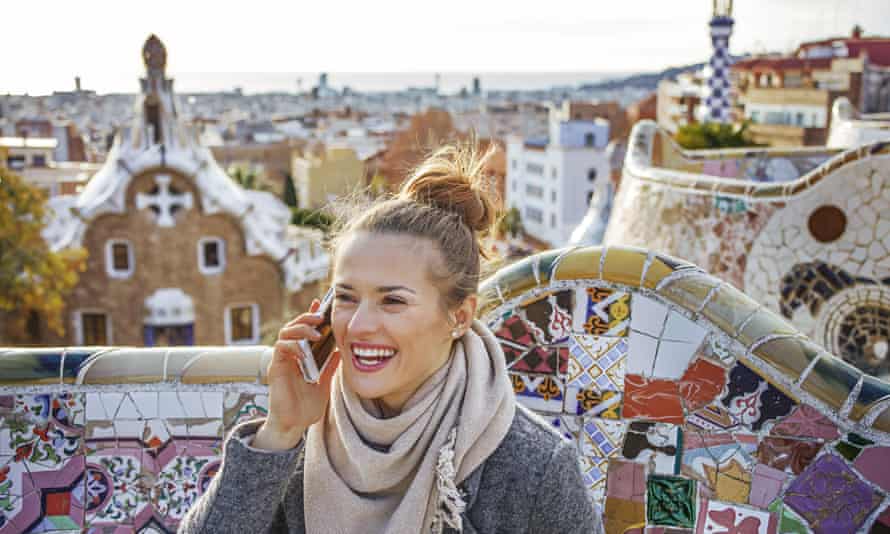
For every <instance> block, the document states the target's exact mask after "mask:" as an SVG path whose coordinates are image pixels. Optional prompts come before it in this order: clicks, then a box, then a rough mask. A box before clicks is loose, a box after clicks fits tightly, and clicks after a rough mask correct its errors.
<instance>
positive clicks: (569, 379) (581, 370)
mask: <svg viewBox="0 0 890 534" xmlns="http://www.w3.org/2000/svg"><path fill="white" fill-rule="evenodd" d="M568 349H569V359H568V369H567V373H566V375H565V383H566V385H567V386H568V387H572V388H578V389H591V388H595V389H597V390H599V391H622V390H623V389H624V374H625V361H626V357H627V350H628V344H627V339H625V338H607V337H596V336H585V335H573V336H571V338H569V346H568Z"/></svg>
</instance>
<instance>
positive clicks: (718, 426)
mask: <svg viewBox="0 0 890 534" xmlns="http://www.w3.org/2000/svg"><path fill="white" fill-rule="evenodd" d="M686 422H687V423H688V424H689V425H690V426H692V427H695V428H697V429H700V430H705V431H712V432H717V431H729V430H735V429H737V428H738V427H739V426H740V423H739V420H738V419H736V418H735V417H734V416H733V415H732V414H731V413H730V412H729V410H728V409H726V408H724V407H723V405H722V404H720V402H719V401H718V402H712V403H711V404H708V405H707V406H705V407H704V408H701V409H700V410H697V411H695V412H694V413H691V414H689V415H688V416H687V418H686Z"/></svg>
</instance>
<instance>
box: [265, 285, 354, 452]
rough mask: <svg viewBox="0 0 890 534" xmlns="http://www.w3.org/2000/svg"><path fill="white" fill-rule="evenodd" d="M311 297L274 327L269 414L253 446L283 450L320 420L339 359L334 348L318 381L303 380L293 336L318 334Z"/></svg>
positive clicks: (314, 337)
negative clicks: (278, 327) (305, 308)
mask: <svg viewBox="0 0 890 534" xmlns="http://www.w3.org/2000/svg"><path fill="white" fill-rule="evenodd" d="M318 306H319V302H318V300H314V301H313V302H312V306H311V307H310V308H309V311H310V313H304V314H302V315H300V316H298V317H297V318H296V319H294V320H292V321H291V322H289V323H287V324H286V325H284V327H283V328H282V329H281V330H279V331H278V341H276V342H275V351H274V353H273V356H272V361H271V362H269V368H268V371H267V376H268V380H269V414H268V416H267V417H266V422H265V423H263V425H262V426H261V427H260V429H259V431H258V432H257V434H256V437H255V438H254V440H253V446H254V447H257V448H259V449H266V450H286V449H291V448H293V447H295V446H296V445H297V444H298V443H299V442H300V438H302V436H303V434H304V433H305V432H306V429H308V428H309V426H311V425H312V424H314V423H316V422H317V421H318V420H320V419H321V418H322V417H323V416H324V413H325V408H326V407H327V404H328V399H329V398H330V390H331V381H332V379H333V377H334V372H336V370H337V366H338V365H339V363H340V352H339V351H338V350H334V353H333V354H331V356H330V357H331V358H332V359H333V360H332V361H331V362H330V363H329V364H328V365H327V368H326V369H325V371H324V372H323V373H322V375H321V378H320V379H319V381H318V384H310V383H309V382H306V381H305V380H303V374H302V372H301V371H300V365H299V363H297V361H298V360H297V359H298V358H301V357H302V352H301V351H300V348H299V346H298V345H297V340H299V339H308V340H309V341H316V340H317V339H318V338H319V337H320V334H319V333H318V331H317V330H315V327H316V326H318V325H319V324H320V323H321V321H322V319H321V317H316V316H315V315H313V314H312V312H314V311H315V310H317V309H318Z"/></svg>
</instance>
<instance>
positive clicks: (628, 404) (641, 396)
mask: <svg viewBox="0 0 890 534" xmlns="http://www.w3.org/2000/svg"><path fill="white" fill-rule="evenodd" d="M622 410H623V416H624V417H625V418H627V419H648V420H650V421H660V422H663V423H673V424H683V420H684V413H683V406H682V404H681V398H680V387H679V384H678V383H677V382H675V381H672V380H661V379H657V378H645V377H643V376H639V375H631V374H629V375H627V376H625V377H624V406H623V407H622Z"/></svg>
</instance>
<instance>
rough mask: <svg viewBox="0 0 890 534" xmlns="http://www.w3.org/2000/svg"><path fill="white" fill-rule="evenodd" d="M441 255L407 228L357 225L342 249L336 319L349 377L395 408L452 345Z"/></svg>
mask: <svg viewBox="0 0 890 534" xmlns="http://www.w3.org/2000/svg"><path fill="white" fill-rule="evenodd" d="M433 261H441V257H440V252H439V251H438V250H437V249H436V248H435V246H434V245H433V243H432V242H431V241H429V240H427V239H421V238H416V237H412V236H405V235H381V234H372V233H368V232H354V233H352V234H351V235H349V236H347V237H346V238H345V240H344V241H343V242H341V243H340V245H339V248H338V250H337V257H336V262H335V266H334V277H333V285H334V291H335V300H334V307H333V311H332V315H331V322H332V326H333V331H334V338H335V339H336V340H337V346H338V347H339V349H340V353H341V356H342V362H343V363H342V365H343V379H344V381H345V385H346V387H348V388H350V389H351V390H352V391H354V392H355V393H356V394H357V395H358V396H359V397H362V398H365V399H379V400H381V401H382V402H383V404H384V405H385V408H386V409H387V411H391V412H398V411H399V410H401V407H402V406H403V405H404V403H405V402H406V401H407V400H408V399H409V398H410V397H411V395H412V394H413V393H414V392H415V391H416V390H417V388H419V387H420V385H421V384H423V382H424V381H425V380H426V379H427V378H428V377H429V376H430V375H432V374H433V373H434V372H435V371H436V370H437V369H439V368H440V367H441V366H442V365H443V364H444V363H445V362H446V361H447V359H448V356H449V354H450V351H451V344H452V341H453V339H452V336H451V332H452V330H453V325H452V323H451V322H450V321H449V320H448V317H447V315H448V314H447V313H446V312H445V311H444V310H443V308H442V306H441V304H440V294H439V289H438V288H437V287H436V286H435V285H434V284H433V282H432V281H431V280H430V275H429V273H430V268H431V262H433ZM458 315H459V316H461V317H463V316H465V315H466V313H465V312H463V311H460V310H459V314H458ZM470 317H472V315H470ZM461 322H462V324H464V325H466V324H467V321H466V320H463V321H461Z"/></svg>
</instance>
